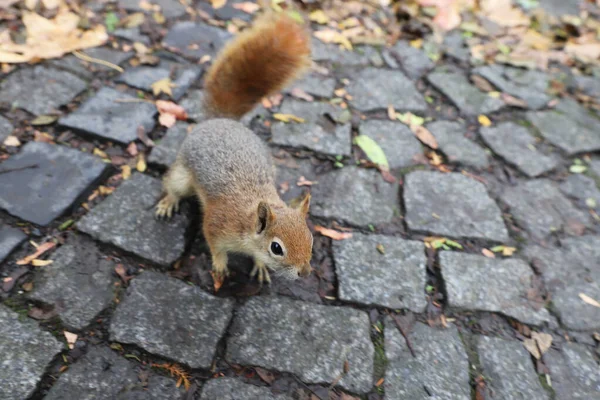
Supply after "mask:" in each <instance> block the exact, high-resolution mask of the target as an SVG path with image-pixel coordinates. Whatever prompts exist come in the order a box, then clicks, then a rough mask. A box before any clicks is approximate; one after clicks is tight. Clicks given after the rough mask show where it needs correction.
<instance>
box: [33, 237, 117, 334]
mask: <svg viewBox="0 0 600 400" xmlns="http://www.w3.org/2000/svg"><path fill="white" fill-rule="evenodd" d="M52 260H53V261H54V262H53V263H52V264H50V265H47V266H45V267H44V268H41V270H40V271H39V272H37V273H36V274H35V279H34V282H33V291H32V292H30V293H29V294H28V297H29V298H30V299H33V300H37V301H40V302H42V303H46V304H51V305H53V306H54V310H56V311H57V312H58V315H60V318H61V320H62V322H63V323H64V324H65V326H67V327H69V328H71V329H75V330H81V329H83V328H85V327H86V326H87V325H89V324H90V323H91V322H93V320H94V318H95V317H96V315H98V314H99V313H100V312H101V311H102V310H104V309H105V308H107V307H108V306H109V305H110V303H111V301H112V299H113V297H114V295H115V293H114V290H115V288H114V281H115V279H113V271H114V268H115V264H114V263H112V262H110V261H108V260H106V259H105V258H104V257H103V256H102V254H100V252H99V251H98V248H97V247H96V245H95V244H94V242H91V241H87V240H85V241H84V240H83V238H77V237H71V238H70V239H69V242H68V243H67V244H65V245H64V246H62V247H60V248H59V249H58V250H56V252H54V253H53V254H52Z"/></svg>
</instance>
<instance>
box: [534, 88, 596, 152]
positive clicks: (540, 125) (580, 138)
mask: <svg viewBox="0 0 600 400" xmlns="http://www.w3.org/2000/svg"><path fill="white" fill-rule="evenodd" d="M527 119H528V120H529V121H530V122H531V123H532V124H533V125H534V126H535V127H536V128H537V129H538V130H539V131H540V133H541V134H542V136H544V138H545V139H546V140H548V141H549V142H550V143H552V144H553V145H555V146H558V147H560V148H561V149H563V150H564V151H566V152H567V153H568V154H569V155H572V154H576V153H580V152H584V151H596V150H600V132H598V124H599V123H600V120H599V119H598V118H597V116H596V115H594V114H592V113H591V112H589V111H588V110H586V109H585V108H583V107H582V106H580V105H579V104H578V103H576V102H575V101H573V100H569V99H563V100H561V102H560V103H559V105H558V106H557V108H556V110H552V111H536V112H533V111H531V112H528V113H527Z"/></svg>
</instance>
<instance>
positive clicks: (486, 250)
mask: <svg viewBox="0 0 600 400" xmlns="http://www.w3.org/2000/svg"><path fill="white" fill-rule="evenodd" d="M481 252H482V253H483V255H484V256H486V257H488V258H496V255H495V254H494V253H493V252H492V251H490V250H489V249H483V250H481Z"/></svg>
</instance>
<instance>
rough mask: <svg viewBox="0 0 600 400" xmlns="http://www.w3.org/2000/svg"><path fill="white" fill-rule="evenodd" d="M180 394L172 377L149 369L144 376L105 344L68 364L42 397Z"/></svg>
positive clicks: (143, 398)
mask: <svg viewBox="0 0 600 400" xmlns="http://www.w3.org/2000/svg"><path fill="white" fill-rule="evenodd" d="M143 376H145V377H144V378H143ZM142 379H144V380H147V382H143V381H142ZM182 395H183V390H182V389H178V388H177V383H176V382H175V380H173V379H169V378H166V377H164V376H159V375H156V374H153V373H151V374H150V376H149V377H148V372H146V371H142V370H141V369H140V368H138V366H137V365H136V364H134V363H132V362H131V361H127V360H126V359H125V358H121V357H119V356H118V355H117V353H115V352H113V351H111V350H110V349H108V348H107V347H94V348H92V349H91V350H89V351H88V352H87V354H86V355H84V356H83V357H82V358H81V359H79V360H77V361H76V362H75V363H74V364H72V365H69V369H68V370H67V371H66V372H64V373H63V374H62V375H60V378H59V379H58V380H57V381H56V383H55V384H54V386H52V388H51V389H50V391H49V392H48V395H47V396H46V397H44V399H47V400H63V399H77V400H162V399H179V398H181V396H182Z"/></svg>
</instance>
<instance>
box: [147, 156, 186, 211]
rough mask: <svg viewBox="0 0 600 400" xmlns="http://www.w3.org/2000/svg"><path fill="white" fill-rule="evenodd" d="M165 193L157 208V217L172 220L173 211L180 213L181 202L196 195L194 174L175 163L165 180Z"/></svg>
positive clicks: (180, 164) (179, 163)
mask: <svg viewBox="0 0 600 400" xmlns="http://www.w3.org/2000/svg"><path fill="white" fill-rule="evenodd" d="M163 192H164V193H165V195H164V197H163V198H162V199H161V200H160V202H159V203H158V205H157V206H156V216H157V217H159V218H160V217H167V218H171V216H172V215H173V211H175V212H177V211H179V201H180V200H181V199H183V198H185V197H189V196H193V195H194V194H195V191H194V175H193V173H192V172H191V171H190V170H189V169H188V168H186V167H185V165H183V163H181V162H179V161H175V163H174V164H173V165H172V166H171V168H169V171H168V172H167V174H166V175H165V177H164V179H163Z"/></svg>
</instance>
